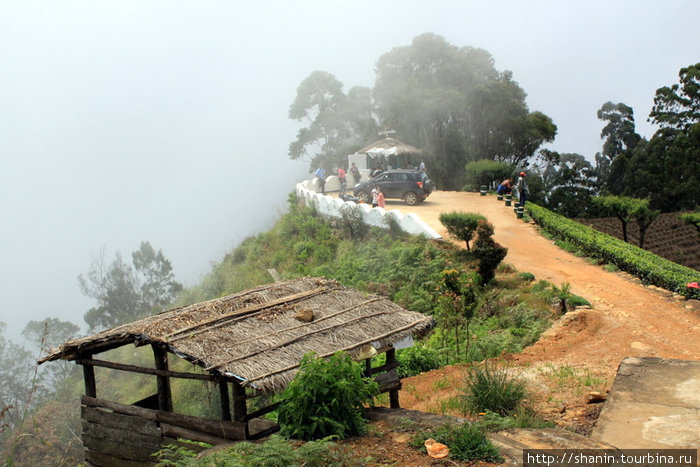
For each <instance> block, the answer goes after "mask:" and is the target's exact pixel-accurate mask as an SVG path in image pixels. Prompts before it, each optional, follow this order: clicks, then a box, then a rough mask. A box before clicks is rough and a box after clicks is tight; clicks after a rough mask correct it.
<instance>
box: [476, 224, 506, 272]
mask: <svg viewBox="0 0 700 467" xmlns="http://www.w3.org/2000/svg"><path fill="white" fill-rule="evenodd" d="M476 235H477V237H476V241H475V242H474V256H475V257H476V259H478V260H479V268H478V270H477V272H478V273H479V275H480V276H481V283H482V284H488V283H489V282H491V280H492V279H493V278H494V277H495V276H496V268H497V267H498V264H499V263H500V262H501V261H503V258H505V257H506V254H508V249H507V248H505V247H503V246H501V245H499V244H498V243H496V242H495V241H494V239H493V225H491V224H489V223H488V222H486V221H483V220H482V221H479V225H478V226H477V229H476Z"/></svg>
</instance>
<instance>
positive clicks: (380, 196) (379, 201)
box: [377, 187, 386, 208]
mask: <svg viewBox="0 0 700 467" xmlns="http://www.w3.org/2000/svg"><path fill="white" fill-rule="evenodd" d="M377 190H378V191H379V193H377V206H379V207H380V208H383V207H385V206H386V203H385V202H384V193H383V192H382V189H381V188H379V187H377Z"/></svg>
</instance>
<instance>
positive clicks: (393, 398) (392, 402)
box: [386, 348, 401, 409]
mask: <svg viewBox="0 0 700 467" xmlns="http://www.w3.org/2000/svg"><path fill="white" fill-rule="evenodd" d="M394 363H396V349H394V348H391V349H389V350H387V351H386V364H387V365H393V364H394ZM389 407H391V408H392V409H400V408H401V405H399V390H398V389H390V390H389Z"/></svg>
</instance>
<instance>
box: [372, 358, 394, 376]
mask: <svg viewBox="0 0 700 467" xmlns="http://www.w3.org/2000/svg"><path fill="white" fill-rule="evenodd" d="M398 367H399V362H398V361H396V362H393V363H385V364H384V365H382V366H378V367H376V368H372V374H373V375H376V374H377V373H385V372H387V371H391V370H393V369H395V368H398Z"/></svg>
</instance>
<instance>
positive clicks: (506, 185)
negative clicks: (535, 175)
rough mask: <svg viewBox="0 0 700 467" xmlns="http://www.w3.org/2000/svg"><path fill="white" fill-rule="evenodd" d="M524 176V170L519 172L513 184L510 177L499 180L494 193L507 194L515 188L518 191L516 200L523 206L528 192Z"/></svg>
mask: <svg viewBox="0 0 700 467" xmlns="http://www.w3.org/2000/svg"><path fill="white" fill-rule="evenodd" d="M526 176H527V174H526V173H525V172H520V174H519V176H518V181H517V182H516V183H515V186H513V179H512V178H510V177H509V178H506V179H505V180H503V181H502V182H501V184H500V185H498V189H497V190H496V193H498V194H499V195H509V194H511V193H513V190H515V191H516V192H517V193H518V202H519V203H520V205H521V206H525V202H526V201H527V195H528V194H529V191H528V189H527V182H526V181H525V177H526Z"/></svg>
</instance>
